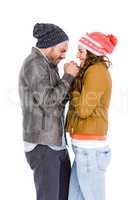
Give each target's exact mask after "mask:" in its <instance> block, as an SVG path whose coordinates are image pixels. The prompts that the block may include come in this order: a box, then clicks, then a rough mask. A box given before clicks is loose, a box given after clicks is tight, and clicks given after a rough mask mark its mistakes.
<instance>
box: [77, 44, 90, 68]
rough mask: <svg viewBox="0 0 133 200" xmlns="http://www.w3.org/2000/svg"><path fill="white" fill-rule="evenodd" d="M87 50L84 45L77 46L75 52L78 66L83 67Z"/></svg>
mask: <svg viewBox="0 0 133 200" xmlns="http://www.w3.org/2000/svg"><path fill="white" fill-rule="evenodd" d="M86 55H87V50H86V49H85V48H84V47H81V46H79V47H78V52H77V56H76V57H77V58H78V59H79V60H80V67H83V65H84V63H85V60H86Z"/></svg>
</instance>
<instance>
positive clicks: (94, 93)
mask: <svg viewBox="0 0 133 200" xmlns="http://www.w3.org/2000/svg"><path fill="white" fill-rule="evenodd" d="M102 78H103V77H102V73H101V72H100V70H98V71H97V70H90V71H89V70H87V72H86V74H85V76H84V79H83V86H82V91H81V93H79V92H78V91H73V93H72V100H71V104H72V105H73V106H74V107H75V111H76V114H77V115H78V117H80V118H82V119H86V118H88V117H89V116H90V115H91V114H92V113H93V111H94V110H95V108H96V107H97V105H98V104H99V101H100V99H101V96H102V95H103V93H104V88H105V87H104V84H103V79H102Z"/></svg>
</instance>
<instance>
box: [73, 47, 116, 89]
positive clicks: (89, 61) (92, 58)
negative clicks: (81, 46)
mask: <svg viewBox="0 0 133 200" xmlns="http://www.w3.org/2000/svg"><path fill="white" fill-rule="evenodd" d="M99 62H102V63H104V64H105V67H107V68H109V67H110V65H111V64H112V63H111V62H110V61H109V59H108V57H106V56H96V55H94V54H93V53H91V52H90V51H88V50H87V54H86V60H85V63H84V66H83V67H82V68H81V69H80V72H79V74H78V76H77V77H76V79H75V80H74V82H73V84H72V86H71V90H74V89H75V88H76V89H78V90H79V91H80V92H81V89H82V79H83V76H84V74H85V71H86V70H87V69H88V67H90V66H92V65H94V64H96V63H99Z"/></svg>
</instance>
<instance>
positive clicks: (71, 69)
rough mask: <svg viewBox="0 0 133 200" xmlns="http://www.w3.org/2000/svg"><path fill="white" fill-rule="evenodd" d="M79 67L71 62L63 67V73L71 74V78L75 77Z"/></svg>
mask: <svg viewBox="0 0 133 200" xmlns="http://www.w3.org/2000/svg"><path fill="white" fill-rule="evenodd" d="M79 70H80V69H79V67H78V65H77V63H75V62H74V61H71V62H69V63H66V64H65V65H64V73H67V74H71V75H72V76H74V77H76V76H77V75H78V73H79Z"/></svg>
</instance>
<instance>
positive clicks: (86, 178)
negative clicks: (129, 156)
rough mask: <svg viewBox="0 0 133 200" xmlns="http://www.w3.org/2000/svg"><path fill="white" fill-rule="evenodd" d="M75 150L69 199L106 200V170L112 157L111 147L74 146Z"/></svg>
mask: <svg viewBox="0 0 133 200" xmlns="http://www.w3.org/2000/svg"><path fill="white" fill-rule="evenodd" d="M73 151H74V154H75V160H74V163H73V166H72V171H71V178H70V186H69V198H68V200H105V172H106V169H107V166H108V164H109V161H110V158H111V150H110V148H109V147H108V146H106V147H102V148H95V149H94V148H93V149H86V148H79V147H76V146H73Z"/></svg>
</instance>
